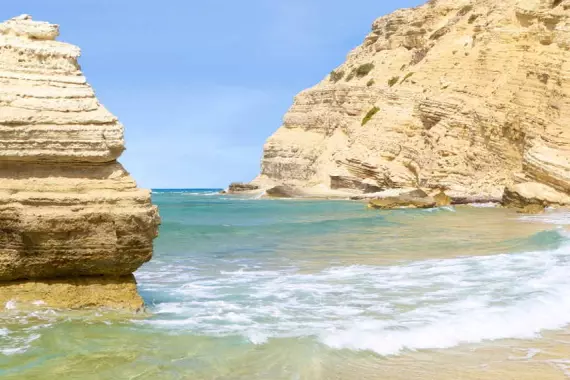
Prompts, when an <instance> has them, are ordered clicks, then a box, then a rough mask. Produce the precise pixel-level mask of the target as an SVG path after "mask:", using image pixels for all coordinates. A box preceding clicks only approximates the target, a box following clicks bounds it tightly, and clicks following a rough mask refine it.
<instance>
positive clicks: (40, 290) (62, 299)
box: [0, 275, 144, 311]
mask: <svg viewBox="0 0 570 380" xmlns="http://www.w3.org/2000/svg"><path fill="white" fill-rule="evenodd" d="M9 303H11V304H12V305H13V307H16V308H18V309H29V308H33V307H34V306H49V307H55V308H71V309H82V308H93V307H100V306H104V307H107V308H113V309H127V310H134V311H139V310H142V309H143V307H144V303H143V300H142V298H141V297H140V296H139V294H138V293H137V284H136V281H135V278H134V276H133V275H129V276H124V277H80V278H64V279H51V280H41V281H34V280H28V281H13V282H8V283H0V310H1V309H2V308H4V307H5V305H6V304H9Z"/></svg>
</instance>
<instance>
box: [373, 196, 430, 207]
mask: <svg viewBox="0 0 570 380" xmlns="http://www.w3.org/2000/svg"><path fill="white" fill-rule="evenodd" d="M435 206H436V201H435V199H434V198H432V197H429V196H428V197H415V196H411V195H400V196H396V197H385V198H377V199H372V200H370V201H369V202H368V207H369V208H374V209H384V210H391V209H397V208H432V207H435Z"/></svg>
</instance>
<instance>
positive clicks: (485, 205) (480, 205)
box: [469, 202, 499, 208]
mask: <svg viewBox="0 0 570 380" xmlns="http://www.w3.org/2000/svg"><path fill="white" fill-rule="evenodd" d="M469 206H471V207H476V208H496V207H499V204H498V203H493V202H488V203H469Z"/></svg>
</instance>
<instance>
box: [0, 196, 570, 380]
mask: <svg viewBox="0 0 570 380" xmlns="http://www.w3.org/2000/svg"><path fill="white" fill-rule="evenodd" d="M153 199H154V201H155V203H156V204H158V206H159V207H160V213H161V217H162V219H163V224H162V226H161V231H160V237H159V238H158V240H157V241H156V249H155V257H154V259H153V260H152V261H151V262H149V263H148V264H146V265H145V266H143V267H142V268H141V269H140V270H139V271H138V272H137V273H136V277H137V281H138V284H139V290H140V293H141V295H142V296H143V298H144V299H145V301H146V303H147V305H148V308H149V312H150V313H151V314H150V315H149V316H124V315H116V314H113V313H110V312H106V311H98V312H97V313H93V312H68V311H62V310H49V309H44V310H38V311H36V312H34V313H29V312H26V313H24V312H20V311H18V310H17V308H12V307H8V308H7V309H6V310H4V312H3V313H2V314H0V322H2V324H1V325H0V326H1V327H0V350H1V352H2V354H0V376H1V377H2V378H6V379H52V378H53V379H56V378H57V379H361V378H384V377H379V376H380V374H383V375H384V376H386V377H385V378H394V379H410V378H431V377H430V376H433V375H434V374H437V373H439V374H440V375H439V376H438V377H436V378H442V379H443V378H450V379H452V378H458V377H457V373H461V374H463V375H465V376H464V377H462V378H498V377H496V376H498V375H497V374H498V373H501V374H503V375H504V374H505V373H509V374H513V376H514V377H512V378H527V377H524V376H527V375H528V376H530V375H533V376H534V375H535V373H534V372H533V371H535V370H536V371H540V374H541V378H564V377H563V376H564V371H565V370H566V367H564V366H565V365H566V364H564V363H565V362H564V360H566V356H565V355H567V354H568V352H566V350H565V347H566V346H567V345H566V343H560V342H561V341H564V339H566V337H565V335H564V334H566V333H567V332H566V326H567V324H568V323H569V322H570V298H569V297H568V296H567V295H568V294H570V276H568V273H570V271H569V269H570V249H569V248H568V247H569V245H568V238H567V236H566V232H565V227H564V226H565V225H566V224H568V223H570V218H569V217H567V215H566V214H564V213H549V214H547V215H544V216H539V217H521V216H520V215H517V214H515V213H513V212H510V211H507V210H503V209H499V208H474V207H466V208H458V209H455V208H451V207H448V208H441V209H435V210H396V211H382V212H379V211H370V210H367V209H366V207H365V205H364V204H362V203H358V202H348V201H304V200H279V201H277V200H261V199H251V198H248V197H237V196H228V195H220V194H218V193H217V190H215V189H211V190H200V191H198V190H171V191H164V190H156V191H154V192H153ZM556 342H558V343H556ZM545 346H546V347H548V349H549V351H548V350H546V349H545V348H544V347H545ZM568 351H570V350H568ZM537 352H543V353H546V352H548V355H549V356H548V357H547V358H544V360H542V359H541V361H538V360H537V359H536V357H538V356H536V355H537ZM490 353H492V354H490ZM544 355H546V354H544ZM539 356H540V355H539ZM497 358H501V360H497ZM512 358H516V359H512ZM520 358H522V359H520ZM569 363H570V362H569ZM480 371H485V372H484V373H483V372H480ZM505 371H507V372H505ZM549 371H550V372H549ZM467 374H471V375H472V377H469V376H468V375H467ZM557 376H562V377H557ZM503 378H511V377H508V376H506V377H503ZM528 378H533V377H528ZM534 378H536V377H534Z"/></svg>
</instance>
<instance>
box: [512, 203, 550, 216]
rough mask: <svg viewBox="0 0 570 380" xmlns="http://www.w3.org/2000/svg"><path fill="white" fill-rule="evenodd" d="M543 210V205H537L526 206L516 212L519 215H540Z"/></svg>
mask: <svg viewBox="0 0 570 380" xmlns="http://www.w3.org/2000/svg"><path fill="white" fill-rule="evenodd" d="M544 210H545V207H544V206H543V205H539V204H530V205H526V206H524V207H523V208H521V209H518V210H517V212H518V213H519V214H542V213H543V212H544Z"/></svg>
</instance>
